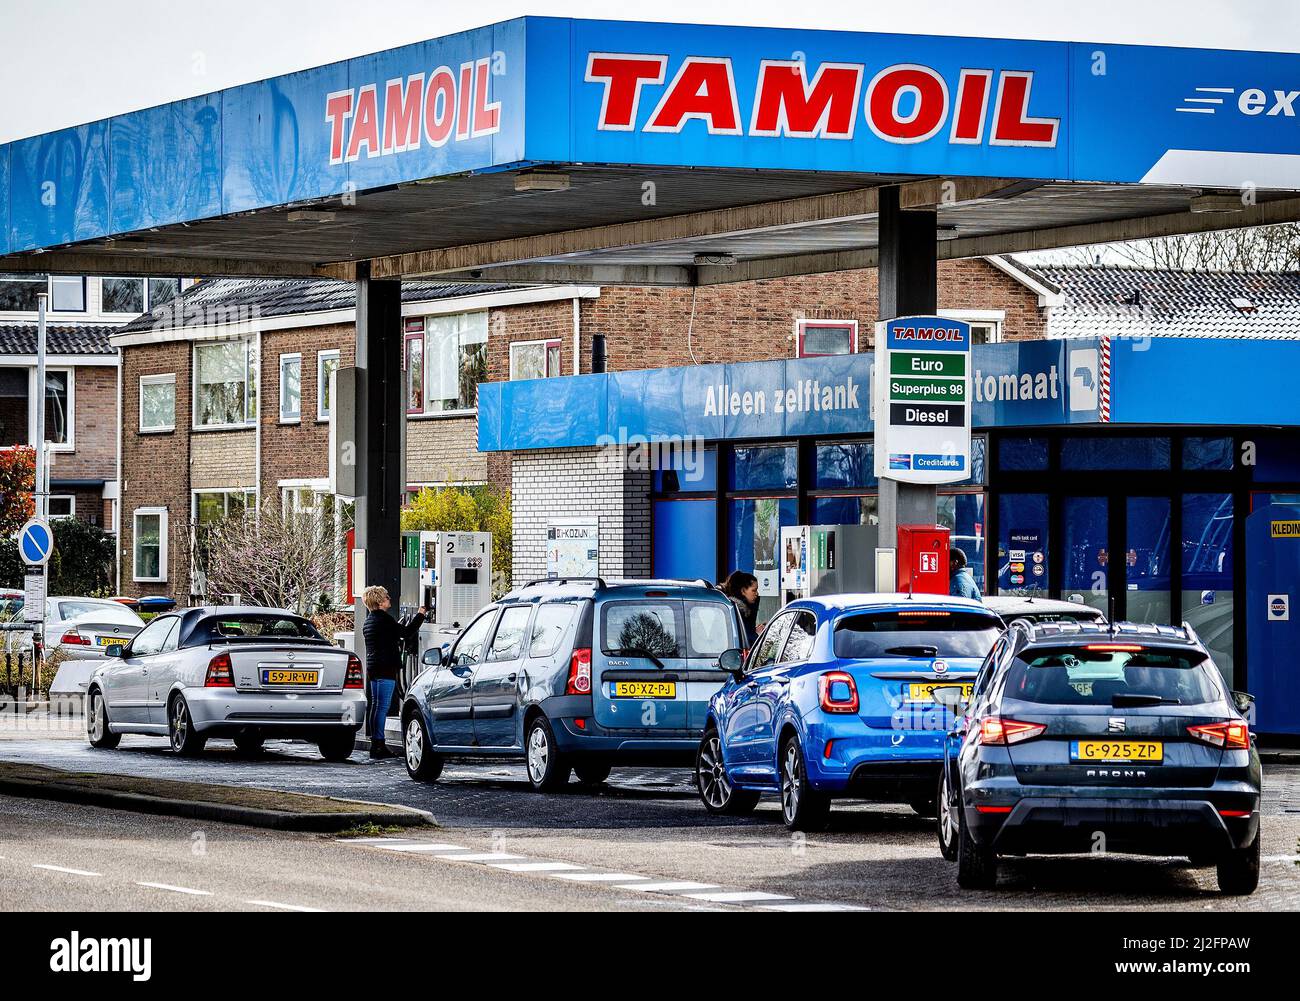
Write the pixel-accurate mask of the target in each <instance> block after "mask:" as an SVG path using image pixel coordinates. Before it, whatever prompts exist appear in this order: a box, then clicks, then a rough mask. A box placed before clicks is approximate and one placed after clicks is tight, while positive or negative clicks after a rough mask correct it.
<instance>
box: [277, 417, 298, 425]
mask: <svg viewBox="0 0 1300 1001" xmlns="http://www.w3.org/2000/svg"><path fill="white" fill-rule="evenodd" d="M280 423H281V424H301V423H302V418H301V417H281V418H280Z"/></svg>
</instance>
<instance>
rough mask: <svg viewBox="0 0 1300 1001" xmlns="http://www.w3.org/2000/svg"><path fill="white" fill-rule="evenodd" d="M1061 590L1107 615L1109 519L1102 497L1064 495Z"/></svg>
mask: <svg viewBox="0 0 1300 1001" xmlns="http://www.w3.org/2000/svg"><path fill="white" fill-rule="evenodd" d="M1062 503H1063V508H1062V514H1063V520H1064V525H1065V539H1064V540H1063V541H1064V545H1063V546H1062V547H1061V555H1062V559H1063V560H1064V561H1065V563H1064V566H1063V568H1062V569H1063V571H1064V572H1063V574H1062V581H1061V584H1062V593H1063V595H1064V596H1065V597H1066V599H1067V600H1070V601H1080V602H1082V603H1083V604H1085V605H1091V606H1092V607H1093V608H1096V609H1100V610H1101V611H1102V612H1105V613H1106V614H1107V615H1109V614H1110V608H1109V598H1110V560H1111V553H1110V537H1109V525H1110V518H1109V512H1108V510H1107V501H1106V498H1105V497H1066V498H1065V499H1064V501H1063V502H1062Z"/></svg>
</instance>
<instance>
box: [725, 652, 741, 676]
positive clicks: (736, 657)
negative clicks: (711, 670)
mask: <svg viewBox="0 0 1300 1001" xmlns="http://www.w3.org/2000/svg"><path fill="white" fill-rule="evenodd" d="M718 667H719V668H720V669H721V670H723V671H726V672H727V673H728V674H730V675H731V676H732V677H733V678H739V677H740V676H741V675H742V674H744V673H745V655H744V654H743V653H741V652H740V651H739V650H725V651H723V654H722V656H721V657H719V658H718Z"/></svg>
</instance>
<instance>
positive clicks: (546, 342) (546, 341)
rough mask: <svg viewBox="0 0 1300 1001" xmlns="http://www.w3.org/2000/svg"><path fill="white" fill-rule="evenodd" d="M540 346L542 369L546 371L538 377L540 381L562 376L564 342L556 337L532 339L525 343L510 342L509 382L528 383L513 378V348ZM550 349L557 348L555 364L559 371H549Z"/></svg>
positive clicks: (526, 380) (525, 380)
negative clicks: (557, 357) (558, 356)
mask: <svg viewBox="0 0 1300 1001" xmlns="http://www.w3.org/2000/svg"><path fill="white" fill-rule="evenodd" d="M538 344H540V345H542V368H544V369H545V370H546V372H545V374H544V375H542V376H540V378H542V379H554V378H556V377H557V376H561V375H563V374H564V341H562V340H561V339H560V338H558V337H534V338H531V339H529V340H526V341H511V342H510V357H509V359H508V362H509V369H508V371H507V373H506V374H507V375H508V376H509V381H510V382H528V381H530V380H528V379H517V378H516V377H515V348H530V347H534V346H536V345H538ZM551 348H559V350H560V360H559V363H558V364H557V368H558V369H559V371H557V372H552V371H551Z"/></svg>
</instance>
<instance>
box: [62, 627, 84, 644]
mask: <svg viewBox="0 0 1300 1001" xmlns="http://www.w3.org/2000/svg"><path fill="white" fill-rule="evenodd" d="M59 642H60V643H62V644H63V645H64V646H90V640H88V639H86V637H84V636H82V635H81V633H79V632H77V631H76V630H75V629H69V630H68V631H67V632H66V633H64V634H63V639H61V640H59Z"/></svg>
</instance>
